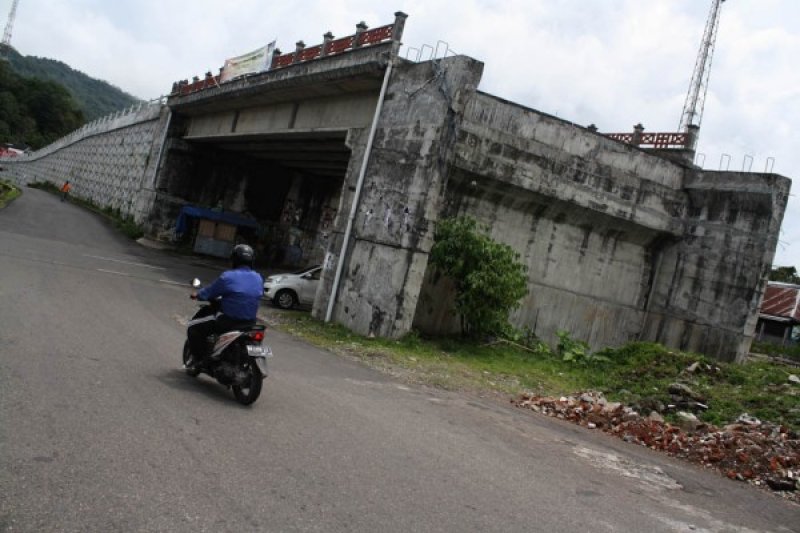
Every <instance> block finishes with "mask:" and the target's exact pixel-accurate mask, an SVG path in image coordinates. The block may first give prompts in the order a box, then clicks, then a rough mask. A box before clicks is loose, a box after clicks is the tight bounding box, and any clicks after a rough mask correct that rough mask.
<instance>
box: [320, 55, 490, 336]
mask: <svg viewBox="0 0 800 533" xmlns="http://www.w3.org/2000/svg"><path fill="white" fill-rule="evenodd" d="M482 70H483V64H482V63H480V62H477V61H475V60H472V59H470V58H467V57H455V58H448V59H443V60H440V61H433V62H426V63H420V64H414V63H410V62H405V61H401V62H399V63H398V64H397V65H396V66H395V68H394V72H393V74H392V77H391V80H390V83H389V86H388V90H387V95H386V101H385V104H384V107H383V111H382V113H381V116H380V120H379V122H378V129H377V132H376V136H375V142H374V146H373V149H372V153H371V154H370V159H369V164H368V167H367V169H366V174H365V183H364V190H363V194H362V198H361V202H360V205H359V209H358V213H357V216H356V219H355V225H354V229H353V239H352V244H351V246H350V251H349V253H348V255H347V256H346V257H345V258H344V261H345V268H344V274H343V280H342V283H341V286H340V289H339V292H338V297H337V300H336V306H335V308H334V319H335V320H336V321H337V322H339V323H341V324H344V325H345V326H347V327H349V328H351V329H353V330H355V331H357V332H359V333H363V334H368V335H377V336H385V337H396V336H399V335H402V334H404V333H407V332H408V331H410V329H411V325H412V321H413V318H414V312H415V309H416V305H417V298H418V296H419V292H420V287H421V285H422V279H423V276H424V273H425V270H426V267H427V261H428V252H429V251H430V247H431V245H432V238H433V224H434V223H435V221H436V220H437V218H438V215H439V211H440V204H441V195H442V193H443V186H444V183H445V178H446V174H447V168H448V165H449V163H450V157H451V154H452V146H453V144H454V143H455V140H456V138H455V133H456V131H457V129H458V124H459V122H460V121H461V117H462V115H463V109H464V105H465V103H466V102H467V101H468V100H469V98H470V97H471V95H472V94H473V93H474V90H475V87H476V86H477V83H478V81H479V80H480V76H481V73H482ZM362 143H363V144H362ZM365 143H366V135H363V134H362V135H360V136H359V138H358V145H357V146H355V145H354V146H352V147H351V148H352V158H351V165H350V167H351V168H350V170H349V171H348V175H347V178H346V181H345V188H344V193H343V195H342V201H341V204H340V208H339V215H338V216H337V220H336V224H335V226H334V228H335V230H334V235H333V238H332V244H331V247H330V248H329V252H330V254H331V255H330V256H329V261H328V262H326V269H325V271H324V273H323V278H322V283H321V288H320V290H319V292H318V294H317V299H316V301H315V304H314V313H315V315H316V316H318V317H319V316H324V312H325V309H326V308H327V301H328V295H329V294H330V291H331V286H332V279H333V277H334V271H335V262H336V261H337V260H339V258H338V254H339V250H340V247H341V243H342V236H343V235H342V234H343V232H344V228H345V225H346V223H347V217H348V216H349V213H350V205H351V202H352V194H353V192H354V189H355V183H356V181H355V180H356V178H357V176H358V170H359V169H360V164H361V157H362V156H363V151H364V144H365Z"/></svg>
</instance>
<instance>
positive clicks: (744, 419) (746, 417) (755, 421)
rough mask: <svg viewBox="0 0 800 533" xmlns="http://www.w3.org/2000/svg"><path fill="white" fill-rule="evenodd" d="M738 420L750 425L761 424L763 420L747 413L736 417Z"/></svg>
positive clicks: (740, 422)
mask: <svg viewBox="0 0 800 533" xmlns="http://www.w3.org/2000/svg"><path fill="white" fill-rule="evenodd" d="M736 422H738V423H739V424H747V425H749V426H760V425H761V420H759V419H758V418H756V417H754V416H750V415H748V414H747V413H742V414H741V415H739V418H737V419H736Z"/></svg>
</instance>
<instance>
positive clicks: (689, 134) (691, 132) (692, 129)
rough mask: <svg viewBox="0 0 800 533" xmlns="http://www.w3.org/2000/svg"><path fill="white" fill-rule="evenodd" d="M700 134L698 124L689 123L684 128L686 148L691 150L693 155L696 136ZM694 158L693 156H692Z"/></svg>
mask: <svg viewBox="0 0 800 533" xmlns="http://www.w3.org/2000/svg"><path fill="white" fill-rule="evenodd" d="M699 134H700V126H695V125H694V124H690V125H689V126H688V127H687V128H686V147H685V148H686V149H687V150H691V151H692V155H694V151H695V148H696V147H697V137H698V135H699ZM692 159H694V158H692Z"/></svg>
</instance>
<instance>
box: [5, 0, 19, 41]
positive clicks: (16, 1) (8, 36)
mask: <svg viewBox="0 0 800 533" xmlns="http://www.w3.org/2000/svg"><path fill="white" fill-rule="evenodd" d="M17 4H19V0H14V1H13V2H12V3H11V13H9V14H8V22H7V23H6V31H5V32H3V44H4V45H6V46H11V30H12V29H13V28H14V18H15V17H16V16H17Z"/></svg>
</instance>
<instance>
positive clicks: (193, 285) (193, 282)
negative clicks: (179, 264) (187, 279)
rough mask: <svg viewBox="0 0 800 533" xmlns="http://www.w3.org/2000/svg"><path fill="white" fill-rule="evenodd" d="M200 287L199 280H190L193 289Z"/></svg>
mask: <svg viewBox="0 0 800 533" xmlns="http://www.w3.org/2000/svg"><path fill="white" fill-rule="evenodd" d="M200 285H202V283H200V280H199V279H197V278H194V279H193V280H192V287H194V288H195V289H196V288H198V287H199V286H200Z"/></svg>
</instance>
